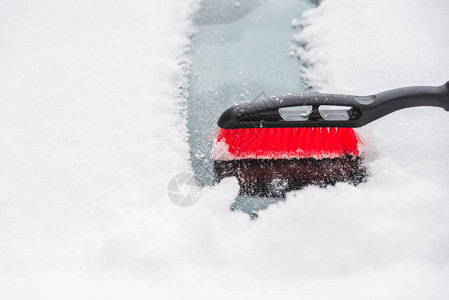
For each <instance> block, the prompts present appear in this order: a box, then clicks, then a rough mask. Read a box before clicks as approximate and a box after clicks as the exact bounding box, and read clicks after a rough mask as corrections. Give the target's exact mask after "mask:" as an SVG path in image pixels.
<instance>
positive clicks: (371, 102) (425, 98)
mask: <svg viewBox="0 0 449 300" xmlns="http://www.w3.org/2000/svg"><path fill="white" fill-rule="evenodd" d="M333 106H334V107H333ZM416 106H434V107H441V108H443V109H444V110H446V111H449V81H448V82H446V83H445V84H443V85H441V86H412V87H405V88H398V89H393V90H389V91H385V92H381V93H378V94H374V95H368V96H354V95H340V94H301V95H289V96H283V97H272V98H269V99H265V100H259V101H256V102H247V103H243V104H239V105H234V106H233V107H230V108H229V109H227V110H226V111H225V112H224V113H223V114H222V115H221V116H220V118H219V120H218V122H217V123H218V126H220V127H221V128H224V129H233V128H257V127H259V128H275V127H360V126H363V125H366V124H368V123H370V122H372V121H374V120H377V119H379V118H381V117H383V116H385V115H388V114H390V113H392V112H394V111H397V110H400V109H404V108H409V107H416ZM335 107H337V110H338V109H340V108H342V107H344V108H345V109H347V110H348V116H347V119H345V120H341V119H340V120H338V119H332V120H329V119H330V118H326V115H325V114H324V113H323V111H324V109H326V108H327V109H330V110H332V109H335ZM305 108H307V109H309V111H308V112H307V116H306V117H305V118H304V119H302V120H298V119H301V117H297V118H296V119H295V118H292V119H288V118H285V117H284V116H282V111H283V110H284V109H287V110H289V109H293V114H294V113H295V112H294V110H295V109H297V110H298V111H299V110H301V109H302V110H303V111H304V110H305ZM322 108H323V111H322V110H321V109H322Z"/></svg>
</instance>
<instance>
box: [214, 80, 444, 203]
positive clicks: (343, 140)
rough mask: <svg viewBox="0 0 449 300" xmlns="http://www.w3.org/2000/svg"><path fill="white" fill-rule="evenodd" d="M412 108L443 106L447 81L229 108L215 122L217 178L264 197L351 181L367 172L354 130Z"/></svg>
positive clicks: (275, 99)
mask: <svg viewBox="0 0 449 300" xmlns="http://www.w3.org/2000/svg"><path fill="white" fill-rule="evenodd" d="M416 106H434V107H441V108H443V109H444V110H446V111H448V110H449V82H447V83H446V84H444V85H441V86H437V87H431V86H412V87H405V88H398V89H393V90H389V91H385V92H381V93H378V94H374V95H368V96H354V95H340V94H317V93H315V94H301V95H288V96H282V97H271V98H269V99H264V100H258V101H253V102H246V103H242V104H237V105H234V106H232V107H230V108H228V109H227V110H226V111H225V112H223V114H222V115H221V116H220V118H219V119H218V122H217V123H218V126H219V127H220V130H219V132H218V136H217V140H216V142H215V145H214V150H213V153H212V156H213V159H214V161H215V166H214V171H215V175H216V178H217V179H218V180H221V179H222V178H224V177H228V176H236V177H237V179H238V180H239V183H240V186H241V189H240V193H241V194H244V195H253V196H268V197H272V196H274V197H277V196H284V195H285V193H286V192H288V191H290V190H295V189H300V188H301V187H303V186H305V185H309V184H318V185H323V186H325V185H328V184H335V183H336V182H339V181H347V182H351V183H354V184H358V183H360V182H362V181H363V180H364V178H365V177H366V169H365V168H364V167H363V165H362V160H361V158H360V151H359V145H360V144H362V141H361V139H360V138H359V136H358V135H357V133H356V132H355V131H354V129H353V128H354V127H361V126H364V125H366V124H368V123H370V122H372V121H375V120H377V119H379V118H381V117H383V116H386V115H388V114H390V113H392V112H394V111H397V110H400V109H404V108H409V107H416Z"/></svg>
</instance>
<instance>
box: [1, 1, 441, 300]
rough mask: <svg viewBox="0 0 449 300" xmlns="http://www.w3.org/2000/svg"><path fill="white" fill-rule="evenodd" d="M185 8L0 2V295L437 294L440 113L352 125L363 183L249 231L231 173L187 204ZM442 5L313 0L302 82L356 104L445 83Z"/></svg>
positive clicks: (188, 5)
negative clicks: (365, 176)
mask: <svg viewBox="0 0 449 300" xmlns="http://www.w3.org/2000/svg"><path fill="white" fill-rule="evenodd" d="M197 6H198V3H197V1H195V0H189V1H175V0H166V1H143V0H142V1H138V0H134V1H126V3H125V2H120V3H118V2H110V1H104V0H103V1H102V0H97V1H95V2H92V1H85V0H82V1H76V2H72V1H56V0H53V1H51V0H43V1H39V3H38V2H29V1H14V2H13V1H8V2H5V3H3V5H2V10H0V28H1V34H0V41H1V43H0V45H1V47H0V82H1V87H2V88H1V89H0V99H1V100H0V101H1V102H0V168H1V170H2V172H1V173H0V265H1V268H0V278H1V280H0V294H1V298H2V299H53V298H54V299H57V298H64V299H70V298H73V299H123V298H125V297H126V298H130V299H144V298H145V299H148V298H156V299H177V298H187V299H189V298H211V297H214V298H218V299H220V298H223V299H225V298H226V299H227V298H230V297H235V298H243V297H251V298H279V297H282V298H295V299H296V298H303V299H329V298H332V299H361V298H367V299H447V298H448V296H449V288H448V287H447V281H448V278H449V268H448V261H449V260H448V258H449V257H448V247H449V230H448V228H449V226H448V225H449V220H448V217H449V209H448V198H449V197H448V196H447V194H448V189H449V187H448V186H447V184H446V182H447V180H448V179H449V168H448V167H447V166H449V158H448V156H447V149H448V146H449V139H448V136H449V133H448V132H447V130H446V129H445V128H448V126H447V125H449V124H448V122H449V117H448V115H447V114H446V113H445V112H444V111H442V110H438V109H433V108H423V109H409V110H405V111H402V112H397V113H394V114H392V115H391V116H389V117H386V118H384V119H382V120H379V121H377V122H375V123H373V124H372V125H369V127H368V128H365V129H363V130H362V132H361V133H362V135H363V136H364V138H365V140H368V145H367V147H368V146H369V147H370V148H371V149H372V150H371V152H370V153H369V154H368V155H369V157H368V158H369V171H370V174H371V176H370V179H369V181H368V182H367V183H366V184H362V185H359V186H358V187H353V186H350V185H347V184H337V185H336V186H335V187H329V188H326V189H320V188H318V187H308V188H306V189H304V190H302V191H299V192H296V193H291V194H290V195H289V196H288V198H287V201H286V202H282V203H278V204H276V205H271V206H270V207H269V208H268V209H267V210H265V211H262V212H261V213H260V214H259V218H258V220H257V221H250V220H249V218H248V216H247V215H245V214H243V213H239V212H231V211H230V210H229V206H230V204H231V203H232V201H233V199H234V197H235V196H236V195H237V192H238V185H237V181H236V179H234V178H229V179H227V180H224V181H223V182H222V183H221V184H220V185H218V186H215V187H207V188H205V189H203V192H202V196H201V199H200V201H199V202H198V203H197V204H196V205H194V206H192V207H189V208H179V207H176V206H174V205H173V204H172V203H171V202H170V201H169V200H168V197H167V194H166V187H167V184H168V182H169V180H170V178H171V177H172V176H174V175H176V174H178V173H182V172H189V171H191V170H190V166H189V162H188V151H189V150H188V145H187V141H186V140H187V132H186V125H185V120H183V119H182V116H183V115H182V112H180V110H181V108H180V107H182V105H183V104H182V103H183V102H182V99H181V98H180V96H179V95H180V94H179V93H180V90H179V86H180V85H183V84H184V79H185V74H186V66H188V61H187V60H186V58H185V56H184V53H185V50H186V47H188V43H189V38H188V36H189V34H190V33H191V32H192V30H193V28H192V25H191V16H192V14H193V13H194V12H195V10H196V8H197ZM448 12H449V4H448V3H447V2H446V1H443V0H429V1H413V2H410V1H406V0H397V1H394V2H391V1H386V0H376V1H374V0H363V1H362V0H332V1H331V0H324V1H323V3H322V4H321V6H320V7H318V8H317V9H315V10H312V11H310V12H309V13H308V14H307V18H306V20H305V22H306V24H307V26H306V29H305V30H304V31H303V32H302V34H301V35H300V36H297V37H296V39H297V40H298V41H300V42H304V43H307V48H306V49H308V50H307V51H305V52H304V51H300V53H298V54H299V55H300V56H301V58H302V59H304V60H306V61H307V63H308V66H309V67H308V70H307V73H306V74H305V78H306V80H307V81H308V82H309V83H310V84H311V85H313V86H315V87H316V88H317V89H319V90H322V91H328V92H343V93H345V92H347V93H359V94H368V93H373V92H378V91H381V90H383V89H388V88H394V87H398V86H405V85H412V84H429V85H437V84H442V83H443V82H445V81H446V80H448V79H449V70H448V68H447V66H448V65H449V61H448V60H449V55H448V54H449V53H448V52H449V39H448V38H447V34H445V31H446V30H445V28H448V26H449V19H448V18H447V15H448Z"/></svg>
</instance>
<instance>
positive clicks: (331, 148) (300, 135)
mask: <svg viewBox="0 0 449 300" xmlns="http://www.w3.org/2000/svg"><path fill="white" fill-rule="evenodd" d="M359 142H361V140H360V138H359V137H358V136H357V134H356V132H355V131H354V129H352V128H327V127H322V128H320V127H308V128H303V127H301V128H248V129H220V131H219V133H218V137H217V141H216V143H217V147H218V143H226V144H227V145H228V146H229V149H228V152H229V154H230V155H231V156H232V157H233V158H236V159H243V158H307V157H314V158H324V157H338V156H343V155H346V154H349V155H354V156H358V155H359V149H358V143H359Z"/></svg>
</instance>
